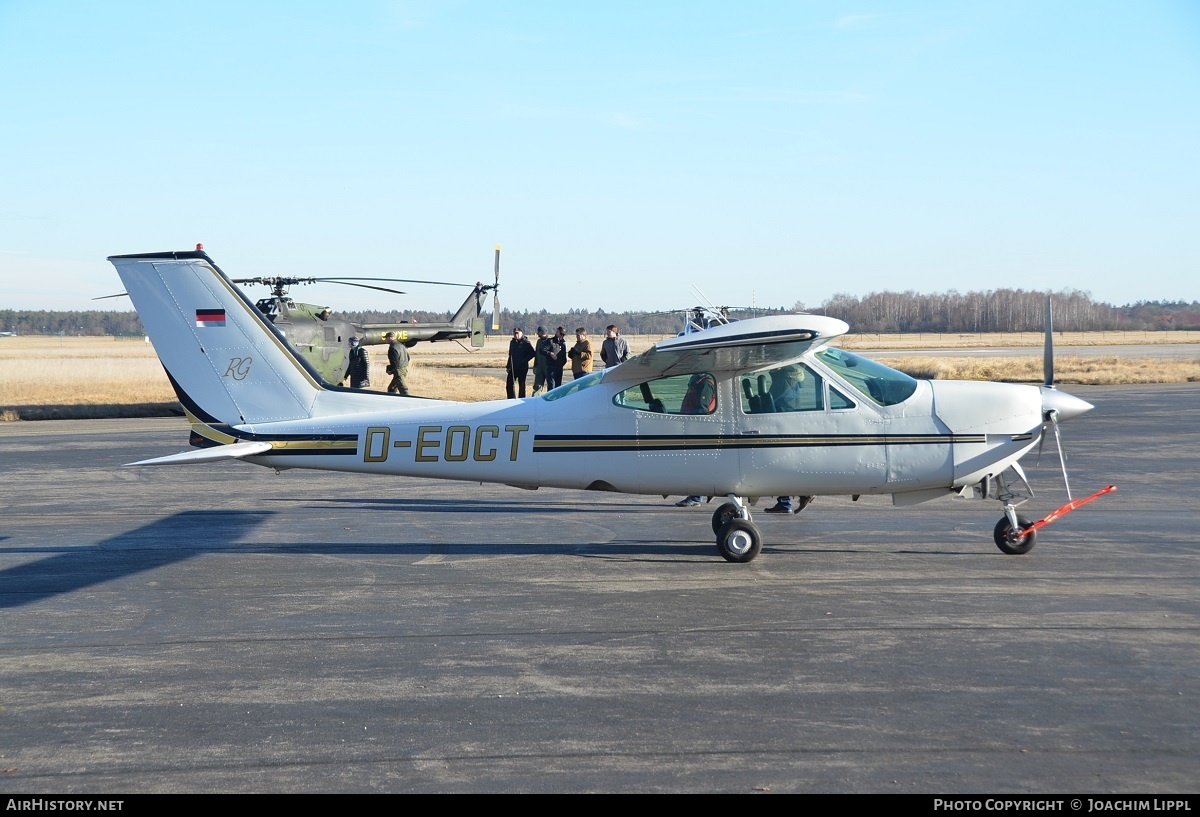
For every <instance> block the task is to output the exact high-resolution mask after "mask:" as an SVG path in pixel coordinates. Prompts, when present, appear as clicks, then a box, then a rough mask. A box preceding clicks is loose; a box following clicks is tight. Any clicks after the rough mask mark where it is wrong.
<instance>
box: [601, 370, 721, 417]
mask: <svg viewBox="0 0 1200 817" xmlns="http://www.w3.org/2000/svg"><path fill="white" fill-rule="evenodd" d="M613 403H614V404H615V405H618V406H620V407H621V408H627V409H634V410H636V411H650V412H654V413H655V414H712V413H713V412H715V411H716V410H717V380H716V378H715V377H713V376H712V375H711V374H707V373H701V374H682V375H676V376H674V377H660V378H659V379H658V380H651V381H649V382H647V383H639V384H638V385H636V386H631V387H629V388H628V389H625V391H623V392H619V393H618V394H617V395H616V396H615V397H613Z"/></svg>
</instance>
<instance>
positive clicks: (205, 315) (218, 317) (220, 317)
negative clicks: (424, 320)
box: [196, 309, 225, 326]
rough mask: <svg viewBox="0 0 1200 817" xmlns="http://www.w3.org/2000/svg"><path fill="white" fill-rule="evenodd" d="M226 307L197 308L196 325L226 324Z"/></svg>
mask: <svg viewBox="0 0 1200 817" xmlns="http://www.w3.org/2000/svg"><path fill="white" fill-rule="evenodd" d="M224 325H225V310H224V309H197V310H196V326H224Z"/></svg>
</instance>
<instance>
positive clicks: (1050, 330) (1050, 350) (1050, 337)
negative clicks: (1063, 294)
mask: <svg viewBox="0 0 1200 817" xmlns="http://www.w3.org/2000/svg"><path fill="white" fill-rule="evenodd" d="M1042 374H1043V375H1045V378H1046V387H1047V388H1051V389H1052V388H1054V310H1053V309H1052V308H1051V306H1050V296H1049V295H1047V296H1046V345H1045V348H1044V349H1043V351H1042Z"/></svg>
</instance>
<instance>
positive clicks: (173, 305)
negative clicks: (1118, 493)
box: [108, 251, 1115, 562]
mask: <svg viewBox="0 0 1200 817" xmlns="http://www.w3.org/2000/svg"><path fill="white" fill-rule="evenodd" d="M108 260H109V261H111V262H112V263H113V265H114V266H115V267H116V268H117V272H118V273H119V274H120V276H121V280H122V281H123V282H124V284H125V287H126V289H127V290H128V292H129V295H130V297H131V298H132V299H133V303H134V306H135V307H136V308H137V311H138V314H139V315H140V316H141V319H142V322H143V324H144V325H145V327H146V330H147V331H148V333H149V335H150V338H151V339H152V340H153V342H154V347H155V350H156V351H157V352H158V355H159V358H160V359H161V361H162V364H163V366H164V368H165V369H166V371H167V375H168V376H169V378H170V380H171V385H172V386H173V387H174V389H175V392H176V394H178V396H179V399H180V402H181V403H182V404H183V407H184V409H185V410H186V412H187V415H188V418H189V420H190V422H191V426H192V433H191V445H192V446H193V447H194V450H192V451H186V452H183V453H179V454H174V455H171V456H166V457H158V458H155V459H150V460H144V461H141V462H137V463H130V464H131V465H168V464H190V463H201V462H213V461H217V460H225V459H244V460H245V461H246V462H250V463H253V464H255V465H262V466H266V467H269V468H275V469H277V470H280V471H282V470H286V469H289V468H315V469H322V470H329V471H351V472H361V473H368V474H379V475H381V476H413V477H427V478H435V479H454V480H468V481H471V482H492V483H501V484H507V485H512V486H515V487H520V488H540V487H554V488H573V489H581V490H590V491H615V492H620V493H630V494H662V495H671V494H674V495H706V496H709V497H714V496H720V497H725V498H726V499H727V501H726V502H725V503H724V504H722V505H721V506H720V507H719V508H718V509H717V511H716V512H715V513H714V514H713V520H712V527H713V531H714V533H715V534H716V542H717V548H718V550H719V552H720V554H721V555H722V556H723V557H724V558H725V559H727V560H729V561H732V562H749V561H751V560H752V559H754V558H755V557H756V556H757V555H758V553H759V551H760V550H761V548H762V535H761V533H760V531H759V529H758V527H757V526H756V525H755V524H754V522H753V521H752V519H751V513H750V508H751V506H752V505H753V503H754V502H756V501H757V497H761V496H784V495H789V494H790V495H804V496H814V495H832V494H848V495H853V496H855V497H857V496H858V495H860V494H891V495H892V498H893V502H894V503H895V504H897V505H908V504H912V503H917V502H923V501H925V500H930V499H934V498H937V497H941V496H947V495H952V494H958V495H962V496H973V497H977V498H987V497H991V498H995V499H998V500H1000V502H1001V503H1002V504H1003V506H1004V516H1003V517H1002V518H1001V520H1000V522H999V523H998V524H997V526H996V530H995V541H996V544H997V545H998V546H999V547H1000V549H1001V550H1003V551H1004V552H1006V553H1025V552H1027V551H1028V550H1029V549H1030V548H1031V547H1033V543H1034V539H1035V536H1036V530H1037V529H1038V528H1039V527H1041V526H1044V525H1045V524H1048V523H1049V522H1050V521H1052V520H1053V519H1055V518H1057V517H1058V516H1061V515H1062V514H1064V513H1066V512H1068V511H1070V510H1073V509H1074V508H1076V507H1078V506H1080V505H1082V504H1084V503H1086V502H1090V501H1091V500H1092V499H1095V498H1096V497H1097V496H1099V495H1100V494H1102V493H1106V492H1107V491H1109V490H1115V488H1114V487H1113V486H1110V487H1109V488H1106V489H1103V490H1101V491H1098V492H1097V493H1096V494H1093V495H1092V496H1090V497H1087V498H1086V499H1081V500H1072V502H1070V503H1068V505H1065V506H1063V507H1062V508H1059V509H1058V510H1057V511H1055V512H1054V514H1051V516H1049V517H1047V518H1046V519H1043V520H1039V521H1038V522H1036V523H1031V522H1030V521H1029V520H1028V519H1025V518H1024V517H1021V516H1018V515H1017V513H1016V507H1017V506H1018V505H1020V504H1022V503H1023V502H1025V501H1027V500H1028V498H1029V497H1030V496H1032V491H1030V490H1029V486H1028V483H1027V481H1026V479H1025V477H1024V474H1023V472H1022V471H1021V468H1020V465H1019V462H1018V461H1019V460H1020V459H1021V457H1022V456H1023V455H1024V454H1026V453H1027V452H1028V451H1029V450H1030V449H1031V448H1033V447H1034V446H1035V445H1037V444H1038V442H1039V441H1040V440H1041V439H1042V437H1043V434H1044V432H1045V430H1046V428H1047V427H1048V426H1052V427H1053V428H1054V431H1055V437H1056V439H1057V433H1058V428H1057V422H1058V421H1059V420H1066V419H1070V418H1073V417H1076V416H1078V415H1081V414H1083V413H1084V412H1086V411H1088V410H1090V409H1091V408H1092V406H1091V405H1090V404H1088V403H1086V402H1084V401H1083V400H1080V399H1079V398H1077V397H1073V396H1071V395H1069V394H1065V393H1063V392H1060V391H1057V390H1056V389H1054V388H1053V386H1052V385H1047V386H1043V387H1041V388H1039V387H1036V386H1022V385H1011V384H1003V383H985V382H956V381H925V380H914V379H913V378H911V377H909V376H908V375H905V374H902V373H901V372H898V371H895V370H893V369H890V368H888V367H886V366H883V365H881V364H879V363H876V362H874V361H871V360H867V359H865V358H862V357H859V356H857V355H854V354H851V353H849V352H846V351H844V350H842V349H839V348H836V347H834V346H831V345H830V342H831V341H833V340H835V339H836V338H838V336H840V335H842V334H844V333H845V332H846V331H847V330H848V329H849V327H848V326H847V325H846V324H845V323H843V322H842V321H840V320H836V319H834V318H828V317H823V316H818V315H776V316H770V317H763V318H752V319H749V320H744V321H739V322H737V323H731V324H726V325H721V326H713V327H711V328H708V329H706V330H705V331H704V332H701V333H696V334H687V335H683V336H681V337H677V338H671V339H669V340H665V341H662V342H660V343H658V344H655V345H654V346H652V347H651V348H650V349H649V350H647V351H646V352H644V353H642V354H640V355H637V356H636V357H633V358H631V359H630V360H628V361H626V362H625V363H622V364H621V365H619V366H616V367H613V368H610V369H606V370H604V371H599V372H594V373H592V374H590V375H587V376H584V377H582V378H580V379H578V380H573V381H571V382H570V383H566V384H564V385H562V386H560V387H558V388H556V389H553V390H551V391H549V392H547V393H546V394H544V395H541V396H539V397H532V398H527V399H522V400H494V401H489V402H483V403H458V402H451V401H444V400H429V399H422V398H412V397H400V396H398V395H390V394H384V393H380V392H366V391H358V390H352V389H347V388H343V387H341V386H333V385H330V384H328V383H325V382H324V381H322V380H321V378H320V377H319V376H318V375H317V374H316V372H315V371H314V370H313V369H312V368H311V367H310V366H309V364H308V363H307V362H306V361H305V360H304V359H302V358H301V357H299V356H298V355H296V354H295V353H294V352H292V350H291V349H290V347H289V346H288V344H287V342H286V341H285V340H284V339H283V337H282V336H281V335H280V334H279V333H278V331H276V330H275V328H274V327H272V325H271V324H270V323H269V322H268V321H267V320H266V319H265V318H264V316H263V315H262V313H261V312H260V311H259V310H258V309H256V308H255V306H254V304H252V303H251V302H250V301H249V300H247V299H246V297H245V296H244V295H243V294H242V293H241V291H240V290H239V289H238V288H237V287H236V286H235V285H234V284H233V283H231V281H230V279H229V278H228V277H226V276H225V274H224V273H223V272H221V270H220V269H218V268H217V265H216V264H214V263H213V261H212V259H210V258H209V257H208V255H207V254H206V253H204V252H203V251H195V252H167V253H150V254H139V255H117V256H112V257H111V258H109V259H108ZM1047 360H1048V361H1049V360H1050V351H1049V344H1048V345H1047ZM1049 370H1050V366H1049V364H1048V375H1049V376H1048V381H1049V380H1051V379H1052V374H1051V373H1050V372H1049ZM1060 456H1061V447H1060ZM1064 478H1065V468H1064ZM1068 494H1069V488H1068Z"/></svg>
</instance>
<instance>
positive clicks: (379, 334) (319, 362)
mask: <svg viewBox="0 0 1200 817" xmlns="http://www.w3.org/2000/svg"><path fill="white" fill-rule="evenodd" d="M203 249H204V247H203V245H201V244H198V245H196V250H197V252H203ZM494 272H495V280H494V282H493V283H491V284H484V283H476V284H475V285H474V286H472V285H471V284H459V283H453V282H447V281H423V280H416V279H412V278H354V277H344V276H334V277H329V278H291V277H260V278H234V279H233V283H235V284H239V285H246V284H257V285H264V286H269V287H271V294H270V295H269V296H267V297H265V298H260V299H259V300H258V301H257V302H256V303H255V306H257V307H258V310H259V311H260V312H261V313H262V314H263V315H265V316H266V317H267V320H269V321H270V322H271V323H272V324H274V326H275V328H276V329H278V330H279V332H280V334H282V335H283V337H284V339H285V340H286V341H287V342H288V345H289V346H291V347H292V348H293V349H294V350H295V351H296V353H297V354H299V355H300V356H301V357H303V358H304V359H305V360H306V361H308V363H309V364H310V365H311V366H312V367H313V368H314V369H315V370H316V371H317V374H319V375H320V376H321V378H322V379H323V380H325V382H327V383H331V384H339V383H341V382H342V380H344V379H345V376H346V366H347V363H348V352H349V340H350V338H352V337H357V338H358V340H359V343H361V344H362V345H364V346H372V345H379V344H382V343H386V342H387V340H386V338H385V336H386V335H387V333H388V332H395V333H396V340H398V341H399V342H400V343H403V344H404V345H405V346H408V347H410V348H411V347H413V346H415V345H416V344H418V343H420V342H421V341H429V342H437V341H445V340H454V341H457V340H463V339H466V338H470V341H471V346H473V347H475V348H481V347H482V346H483V345H484V341H485V339H486V333H485V323H484V320H483V318H482V317H481V315H482V313H483V302H484V299H485V298H486V296H487V293H488V292H491V293H492V324H493V325H492V329H493V330H496V331H498V330H499V329H500V326H499V320H500V299H499V294H500V248H499V247H496V260H495V268H494ZM360 281H387V282H392V283H411V284H433V285H437V286H460V287H471V293H470V294H469V295H467V298H466V300H464V301H463V303H462V306H460V307H459V308H458V311H456V312H455V313H454V316H453V317H452V318H450V320H449V321H441V322H429V323H416V322H412V323H354V322H353V321H350V320H347V319H346V318H341V317H338V316H336V315H334V314H333V311H332V310H331V309H330V308H329V307H328V306H318V305H316V304H308V303H301V302H299V301H296V300H293V299H292V298H291V297H289V296H288V289H289V288H291V287H294V286H299V285H303V284H316V283H334V284H345V285H346V286H356V287H363V288H364V289H375V290H379V291H381V292H391V293H395V294H397V295H403V294H404V293H403V292H401V291H400V290H397V289H389V288H388V287H383V286H378V285H376V284H364V283H358V282H360ZM121 294H122V295H124V294H126V293H121ZM105 297H109V298H112V297H117V296H114V295H108V296H105ZM96 300H99V299H96Z"/></svg>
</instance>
